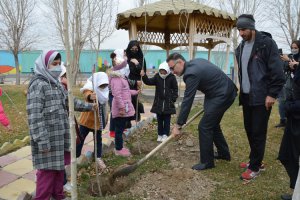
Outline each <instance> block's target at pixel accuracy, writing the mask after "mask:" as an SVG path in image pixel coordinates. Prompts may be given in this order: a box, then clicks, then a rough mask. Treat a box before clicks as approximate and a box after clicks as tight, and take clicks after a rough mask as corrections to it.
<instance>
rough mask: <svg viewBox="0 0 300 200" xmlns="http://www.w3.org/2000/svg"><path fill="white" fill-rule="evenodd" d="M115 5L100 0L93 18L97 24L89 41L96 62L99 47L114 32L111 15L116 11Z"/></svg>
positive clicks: (110, 1)
mask: <svg viewBox="0 0 300 200" xmlns="http://www.w3.org/2000/svg"><path fill="white" fill-rule="evenodd" d="M115 3H116V2H114V1H112V0H101V6H100V8H99V13H98V14H97V16H95V21H96V22H97V23H95V26H94V27H92V30H91V32H90V38H89V40H90V43H91V49H93V50H94V51H96V60H97V59H98V56H99V51H100V45H101V44H102V43H103V42H104V41H105V40H106V39H107V38H109V37H110V36H111V35H112V33H113V32H114V31H115V26H113V15H114V14H115V13H116V12H117V10H118V6H115ZM117 5H118V3H117ZM101 67H102V66H101Z"/></svg>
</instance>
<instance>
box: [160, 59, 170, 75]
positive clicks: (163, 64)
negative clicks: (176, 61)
mask: <svg viewBox="0 0 300 200" xmlns="http://www.w3.org/2000/svg"><path fill="white" fill-rule="evenodd" d="M160 69H163V70H166V72H167V74H165V75H164V74H161V73H160V72H159V70H160ZM158 74H159V76H160V77H161V78H162V79H165V78H167V76H169V74H170V67H169V65H168V63H167V62H163V63H161V64H160V65H159V67H158Z"/></svg>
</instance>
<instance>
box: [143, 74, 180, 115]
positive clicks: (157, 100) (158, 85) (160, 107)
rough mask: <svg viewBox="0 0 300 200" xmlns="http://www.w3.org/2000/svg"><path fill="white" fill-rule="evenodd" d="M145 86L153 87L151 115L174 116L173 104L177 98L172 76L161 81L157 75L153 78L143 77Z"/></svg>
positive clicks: (175, 85)
mask: <svg viewBox="0 0 300 200" xmlns="http://www.w3.org/2000/svg"><path fill="white" fill-rule="evenodd" d="M143 82H144V83H145V84H146V85H155V97H154V102H153V106H152V108H151V112H152V113H156V114H175V113H176V109H175V102H176V99H177V98H178V84H177V80H176V77H175V76H174V74H169V75H168V76H167V77H166V79H162V78H161V77H160V76H159V74H158V73H156V74H155V75H154V77H153V78H148V77H147V75H145V76H143Z"/></svg>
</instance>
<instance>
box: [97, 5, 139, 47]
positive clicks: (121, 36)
mask: <svg viewBox="0 0 300 200" xmlns="http://www.w3.org/2000/svg"><path fill="white" fill-rule="evenodd" d="M135 1H136V0H119V2H120V4H119V10H118V13H121V12H124V11H126V10H129V9H132V8H134V7H135V5H134V2H135ZM114 23H115V22H114ZM128 43H129V34H128V31H125V30H116V31H115V32H114V33H113V35H112V36H111V37H110V38H108V39H107V40H106V41H104V43H103V44H102V48H104V49H118V48H121V49H126V47H127V45H128Z"/></svg>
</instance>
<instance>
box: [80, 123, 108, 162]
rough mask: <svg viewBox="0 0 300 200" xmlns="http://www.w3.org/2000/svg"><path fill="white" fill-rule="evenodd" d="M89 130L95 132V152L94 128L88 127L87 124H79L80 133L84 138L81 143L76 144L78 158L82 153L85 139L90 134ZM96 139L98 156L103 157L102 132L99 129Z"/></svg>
mask: <svg viewBox="0 0 300 200" xmlns="http://www.w3.org/2000/svg"><path fill="white" fill-rule="evenodd" d="M89 132H93V137H94V152H95V146H96V145H95V134H94V129H90V128H87V127H85V126H82V125H80V126H79V134H80V136H81V138H82V140H81V141H80V143H79V144H77V145H76V158H78V157H79V156H80V155H81V150H82V147H83V144H84V140H85V138H86V136H87V135H88V134H89ZM96 135H97V136H96V139H97V158H101V154H102V132H101V131H99V130H98V131H97V134H96Z"/></svg>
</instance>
